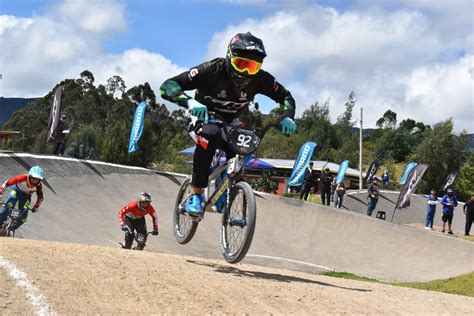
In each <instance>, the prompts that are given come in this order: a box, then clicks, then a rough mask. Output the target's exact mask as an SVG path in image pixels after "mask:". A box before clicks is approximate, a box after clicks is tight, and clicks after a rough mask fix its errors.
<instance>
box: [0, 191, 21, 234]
mask: <svg viewBox="0 0 474 316" xmlns="http://www.w3.org/2000/svg"><path fill="white" fill-rule="evenodd" d="M17 201H18V195H17V192H16V191H15V190H12V191H11V192H10V197H9V198H8V200H7V202H6V203H5V204H6V206H4V207H3V208H2V210H1V211H0V226H1V225H2V224H3V222H4V221H6V220H7V218H8V208H14V207H15V205H16V202H17Z"/></svg>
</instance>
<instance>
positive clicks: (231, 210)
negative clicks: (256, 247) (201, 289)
mask: <svg viewBox="0 0 474 316" xmlns="http://www.w3.org/2000/svg"><path fill="white" fill-rule="evenodd" d="M229 198H230V199H229V200H230V201H229V205H228V207H226V208H225V210H224V213H223V215H222V226H221V234H220V237H221V249H222V254H223V255H224V258H225V260H226V261H227V262H229V263H238V262H240V261H241V260H242V259H243V258H244V257H245V255H246V254H247V251H248V250H249V248H250V244H251V243H252V238H253V234H254V232H255V222H256V218H257V205H256V202H255V195H254V194H253V190H252V188H251V187H250V185H249V184H248V183H246V182H238V183H237V184H235V186H234V187H233V188H232V189H231V190H230V197H229Z"/></svg>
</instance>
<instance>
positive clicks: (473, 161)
mask: <svg viewBox="0 0 474 316" xmlns="http://www.w3.org/2000/svg"><path fill="white" fill-rule="evenodd" d="M456 191H457V196H458V198H459V199H460V200H463V201H465V200H467V199H468V198H469V197H470V196H471V195H473V194H474V151H471V153H470V154H469V157H468V158H467V160H466V162H465V163H464V164H463V165H462V167H461V170H460V172H459V179H458V181H457V184H456Z"/></svg>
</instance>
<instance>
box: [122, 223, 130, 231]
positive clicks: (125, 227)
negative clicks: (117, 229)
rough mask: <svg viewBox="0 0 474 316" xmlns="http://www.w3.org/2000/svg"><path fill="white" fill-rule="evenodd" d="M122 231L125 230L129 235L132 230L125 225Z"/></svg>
mask: <svg viewBox="0 0 474 316" xmlns="http://www.w3.org/2000/svg"><path fill="white" fill-rule="evenodd" d="M122 230H123V231H124V232H126V233H129V232H130V228H128V226H127V225H123V226H122Z"/></svg>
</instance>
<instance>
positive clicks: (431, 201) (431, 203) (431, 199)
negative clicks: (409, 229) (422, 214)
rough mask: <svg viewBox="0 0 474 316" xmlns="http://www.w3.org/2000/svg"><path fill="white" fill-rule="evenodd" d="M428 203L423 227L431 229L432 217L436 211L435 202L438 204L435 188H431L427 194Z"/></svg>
mask: <svg viewBox="0 0 474 316" xmlns="http://www.w3.org/2000/svg"><path fill="white" fill-rule="evenodd" d="M427 203H428V205H427V206H426V220H425V229H431V230H433V219H434V217H435V213H436V204H438V197H437V196H436V190H435V189H431V194H430V195H428V201H427Z"/></svg>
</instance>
